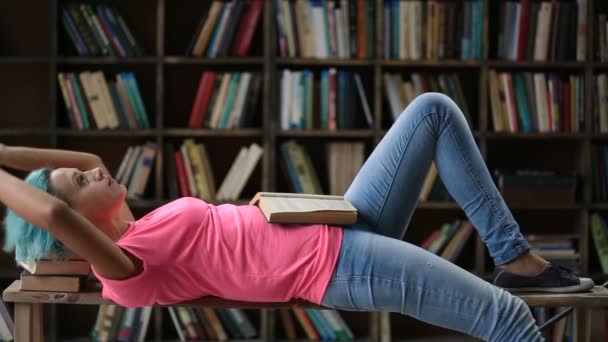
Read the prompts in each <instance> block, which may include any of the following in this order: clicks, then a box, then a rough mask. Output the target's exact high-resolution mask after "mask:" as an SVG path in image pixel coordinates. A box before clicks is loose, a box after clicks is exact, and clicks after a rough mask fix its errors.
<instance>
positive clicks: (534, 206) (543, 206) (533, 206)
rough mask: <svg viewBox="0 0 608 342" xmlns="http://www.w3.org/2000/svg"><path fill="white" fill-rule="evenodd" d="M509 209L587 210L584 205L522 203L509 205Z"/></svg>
mask: <svg viewBox="0 0 608 342" xmlns="http://www.w3.org/2000/svg"><path fill="white" fill-rule="evenodd" d="M507 204H508V205H509V208H510V209H511V210H555V211H563V210H572V211H574V210H582V209H584V208H585V205H584V204H571V205H569V204H543V203H537V204H522V203H509V202H508V201H507Z"/></svg>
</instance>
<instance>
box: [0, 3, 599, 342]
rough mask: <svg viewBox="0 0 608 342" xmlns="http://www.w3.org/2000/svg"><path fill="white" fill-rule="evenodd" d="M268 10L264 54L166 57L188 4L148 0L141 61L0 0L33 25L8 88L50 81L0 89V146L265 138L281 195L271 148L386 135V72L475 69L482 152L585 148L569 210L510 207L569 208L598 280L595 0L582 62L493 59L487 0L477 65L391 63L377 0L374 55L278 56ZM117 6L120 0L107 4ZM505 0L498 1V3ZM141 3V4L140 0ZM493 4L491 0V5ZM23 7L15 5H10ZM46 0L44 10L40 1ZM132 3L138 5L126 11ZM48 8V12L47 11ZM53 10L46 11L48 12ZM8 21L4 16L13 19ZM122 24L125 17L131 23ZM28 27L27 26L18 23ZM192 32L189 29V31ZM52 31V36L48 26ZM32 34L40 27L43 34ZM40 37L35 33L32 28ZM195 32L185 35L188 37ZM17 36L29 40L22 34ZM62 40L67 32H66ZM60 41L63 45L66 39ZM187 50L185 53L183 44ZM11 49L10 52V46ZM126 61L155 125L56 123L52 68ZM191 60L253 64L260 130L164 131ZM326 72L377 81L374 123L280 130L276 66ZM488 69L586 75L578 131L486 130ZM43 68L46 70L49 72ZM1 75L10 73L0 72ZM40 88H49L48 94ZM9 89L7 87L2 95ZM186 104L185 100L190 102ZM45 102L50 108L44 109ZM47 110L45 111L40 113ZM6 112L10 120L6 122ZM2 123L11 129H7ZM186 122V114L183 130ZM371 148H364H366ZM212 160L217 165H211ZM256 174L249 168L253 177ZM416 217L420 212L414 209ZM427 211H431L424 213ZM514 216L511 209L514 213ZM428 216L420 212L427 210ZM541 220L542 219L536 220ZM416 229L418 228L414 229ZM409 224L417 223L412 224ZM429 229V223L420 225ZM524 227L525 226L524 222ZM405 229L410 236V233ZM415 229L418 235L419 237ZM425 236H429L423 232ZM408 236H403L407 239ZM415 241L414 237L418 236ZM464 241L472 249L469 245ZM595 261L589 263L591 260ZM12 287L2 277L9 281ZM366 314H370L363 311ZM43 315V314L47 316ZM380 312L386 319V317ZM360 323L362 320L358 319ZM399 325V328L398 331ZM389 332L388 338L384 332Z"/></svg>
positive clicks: (270, 7) (6, 260)
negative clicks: (68, 50) (74, 47)
mask: <svg viewBox="0 0 608 342" xmlns="http://www.w3.org/2000/svg"><path fill="white" fill-rule="evenodd" d="M265 1H266V4H265V6H264V12H263V16H262V20H261V22H260V24H259V25H260V26H262V27H261V28H258V30H261V31H260V32H257V33H256V35H259V34H261V35H262V37H261V40H262V42H263V44H262V45H263V46H262V48H261V51H262V54H261V55H260V56H251V57H245V58H236V57H222V58H213V59H209V58H198V57H184V56H179V55H170V54H167V53H166V52H167V51H166V48H165V41H166V40H167V39H171V32H169V30H168V29H167V28H166V13H167V8H168V7H169V6H182V5H192V3H193V1H169V0H155V1H154V5H150V6H149V7H150V8H146V9H142V8H140V9H139V10H141V11H142V12H144V13H143V14H142V13H139V14H137V13H128V17H131V16H134V15H140V16H141V15H153V16H154V18H155V21H154V22H155V27H154V30H155V31H154V32H152V33H148V34H149V36H147V37H146V38H147V40H152V41H153V42H154V44H153V46H151V47H148V48H149V49H148V51H146V52H147V54H146V55H145V56H144V57H135V58H112V57H78V56H62V55H60V54H59V40H60V39H59V37H60V36H61V35H64V32H63V28H62V27H61V24H60V20H59V19H58V17H59V15H58V14H59V13H60V12H59V5H60V3H62V0H51V1H49V2H48V3H47V4H45V5H43V6H42V7H41V6H40V5H39V4H38V3H37V2H35V1H31V0H30V1H23V2H17V1H8V2H5V3H3V4H0V10H4V11H0V12H4V13H5V14H2V15H0V18H1V19H2V20H6V21H8V22H9V25H11V24H12V25H18V24H16V22H17V21H21V22H30V17H31V16H33V17H34V19H36V21H34V22H31V23H29V24H27V25H28V26H27V28H28V29H26V30H19V29H17V30H8V31H6V32H8V33H7V34H8V35H9V37H7V38H8V39H9V43H8V44H9V45H11V44H12V47H11V48H12V49H14V51H10V50H8V51H3V50H0V74H3V73H4V72H7V73H8V75H9V78H8V80H9V82H7V81H6V80H4V82H5V83H4V88H7V87H10V86H11V85H10V80H11V78H10V77H24V78H25V79H26V80H27V81H28V82H30V81H31V82H32V83H35V82H46V85H44V84H39V85H37V86H35V85H34V87H38V88H35V90H32V91H35V94H39V95H40V96H39V97H38V98H32V99H26V100H25V101H26V102H24V101H17V100H15V99H12V97H14V96H15V95H17V94H18V93H17V91H18V90H12V91H11V90H9V89H8V88H7V89H3V92H2V94H0V99H2V100H3V102H5V103H6V102H8V105H7V106H6V107H4V106H3V111H2V112H1V113H0V142H5V143H7V144H13V143H16V144H23V145H34V146H46V147H60V148H61V147H65V146H66V145H67V146H70V145H73V144H76V145H75V146H79V145H78V142H79V141H85V143H86V142H90V143H91V144H94V143H100V142H102V141H108V140H109V141H113V140H121V139H122V140H125V141H134V142H139V141H143V140H152V141H154V142H156V143H157V144H158V146H160V147H161V148H162V147H164V146H165V144H166V143H167V142H168V141H172V140H175V141H177V140H180V139H183V138H187V137H194V138H201V139H214V138H221V139H224V140H226V141H237V143H239V144H240V142H241V141H242V140H243V139H245V140H248V139H249V140H254V141H259V142H261V143H262V144H263V148H264V155H263V158H262V161H261V164H260V165H259V166H258V167H259V168H260V170H259V171H258V172H259V175H260V176H261V177H260V179H259V180H256V181H259V184H256V187H257V188H258V189H257V190H261V191H279V190H285V189H283V186H281V185H280V184H279V183H278V181H277V180H278V179H279V178H280V177H282V176H283V175H282V174H281V171H280V168H279V167H278V166H279V162H280V160H279V159H280V155H279V154H278V153H277V151H278V149H277V146H278V144H279V143H280V142H281V141H283V140H286V139H290V138H294V139H299V140H302V141H304V142H305V143H306V141H307V140H308V141H310V140H322V141H325V140H327V141H331V140H332V139H346V140H349V139H350V140H353V139H355V140H362V141H365V142H366V143H367V144H368V145H369V146H371V147H373V146H376V145H377V144H378V143H379V141H380V140H381V139H382V137H383V136H384V134H385V133H386V129H387V127H386V126H387V125H386V124H384V122H386V119H385V116H386V115H388V112H387V111H386V103H385V99H384V94H383V83H382V82H383V81H382V75H383V72H384V71H386V70H396V69H400V68H408V69H411V70H432V71H441V70H455V71H463V72H469V71H473V72H475V73H477V74H478V75H479V80H478V84H477V89H476V91H477V94H476V95H477V96H476V97H477V99H478V101H477V103H469V106H470V107H471V108H475V112H476V113H477V117H476V119H477V121H476V126H474V127H472V129H473V134H474V136H475V139H476V141H477V142H478V146H479V148H480V151H481V153H482V155H483V157H484V158H485V159H486V160H488V157H493V156H490V155H489V151H490V150H491V149H492V147H493V146H494V145H495V144H500V143H503V144H505V143H507V144H509V143H511V142H513V143H515V144H518V143H519V144H523V143H532V144H535V143H539V142H540V143H542V142H554V141H555V142H560V143H564V144H570V143H572V144H575V145H576V148H577V149H578V150H580V151H581V155H580V156H579V158H580V159H579V161H578V165H577V170H578V171H580V174H581V179H582V182H581V184H579V186H580V187H581V189H580V198H579V200H578V202H577V204H575V205H572V206H547V205H543V204H538V205H535V206H510V208H511V209H512V210H513V211H514V212H517V211H532V212H535V211H542V212H544V213H545V214H547V213H550V212H552V211H555V212H563V211H565V212H568V213H570V214H571V215H573V216H576V217H577V218H576V221H577V222H578V226H579V227H578V231H576V230H575V231H573V232H572V235H573V236H576V237H578V239H579V250H580V253H581V269H582V271H583V273H585V274H587V275H591V276H592V277H593V278H594V279H596V280H598V281H601V280H602V279H604V278H606V276H605V275H604V274H602V273H600V272H598V270H599V263H598V262H597V261H596V260H595V261H594V258H595V259H597V255H595V254H594V252H593V248H592V247H593V244H592V241H591V236H590V234H589V233H588V226H589V216H590V213H591V212H594V211H600V212H604V213H608V203H593V202H592V196H591V194H592V189H591V169H590V158H591V156H590V150H591V144H592V143H596V142H605V141H608V134H599V133H595V132H594V130H593V129H592V115H591V113H592V106H593V104H592V89H593V75H594V73H597V72H606V71H607V70H608V67H607V66H606V64H604V63H599V62H596V61H595V56H594V53H593V52H594V51H595V48H594V44H595V34H596V22H595V21H594V19H595V16H596V1H597V0H588V2H587V5H588V8H587V23H588V25H587V34H586V49H587V51H586V60H585V61H584V62H529V61H525V62H511V61H502V60H496V59H492V58H490V57H489V56H490V54H489V51H488V50H489V42H490V39H492V37H489V22H490V20H491V19H492V18H494V17H495V16H496V15H497V14H496V13H490V5H491V0H483V51H482V58H481V60H478V61H460V60H421V61H417V60H416V61H412V60H387V59H384V57H383V56H382V46H383V45H382V41H383V37H382V13H383V12H382V11H383V1H382V0H379V1H376V2H375V3H376V12H375V15H376V21H375V22H376V27H375V34H376V37H375V43H376V46H375V53H376V57H373V58H370V59H363V60H360V59H336V58H329V59H316V58H286V57H280V56H279V53H278V49H277V31H276V19H275V17H274V15H273V14H274V11H275V1H269V0H265ZM110 2H113V3H116V1H110ZM501 2H502V0H501ZM142 3H143V2H142ZM492 3H493V2H492ZM17 4H18V6H21V7H18V9H17V10H14V9H13V8H12V7H11V5H17ZM146 4H147V3H146ZM45 6H49V7H45ZM30 8H36V9H38V10H41V11H42V13H38V12H36V11H31V10H30ZM132 8H135V7H132ZM45 10H48V12H46V11H45ZM45 13H46V14H48V13H50V15H48V17H47V16H46V15H45ZM9 17H10V18H9ZM127 22H128V20H127ZM23 27H25V26H23ZM193 29H194V28H193ZM47 30H48V32H47ZM37 31H42V34H40V32H37ZM37 33H39V34H37ZM193 33H194V32H192V33H191V34H193ZM20 37H25V38H27V39H24V40H20ZM64 39H65V38H64ZM64 43H65V42H64ZM185 48H186V47H185V46H184V50H185ZM15 51H16V52H15ZM131 66H133V67H138V68H144V69H146V70H153V71H150V72H153V78H154V81H155V83H154V85H153V94H154V100H153V101H154V102H153V103H147V104H146V105H147V106H148V107H151V108H154V110H153V111H150V112H151V113H152V112H153V113H154V117H151V118H150V120H151V122H152V123H153V128H151V129H141V130H112V131H91V130H87V131H77V130H72V129H69V128H63V127H61V126H60V125H59V124H58V122H59V121H60V120H59V119H60V115H64V114H63V113H62V111H63V110H64V109H63V106H62V104H61V102H62V100H61V93H60V90H59V86H58V84H57V78H56V77H57V72H58V71H61V70H62V69H63V68H66V69H70V68H76V69H83V68H102V69H103V68H113V67H115V68H125V69H129V68H130V67H131ZM180 66H184V67H187V66H193V68H203V67H204V68H208V69H216V70H226V69H230V68H238V69H256V70H261V73H262V76H263V77H262V78H263V82H262V87H263V88H262V92H261V94H260V96H261V105H260V106H261V111H260V113H259V114H260V115H261V123H262V125H261V127H259V128H247V129H239V130H209V129H189V128H177V127H165V125H164V123H165V119H166V118H167V117H169V116H170V115H172V114H171V108H165V107H166V102H167V101H166V86H167V84H166V77H165V76H166V73H167V71H168V69H170V68H172V67H180ZM308 67H312V68H322V67H338V68H341V67H344V68H347V69H353V70H357V69H364V70H365V72H366V73H368V74H369V75H371V76H370V77H371V78H372V80H373V82H372V84H371V85H368V84H366V91H367V96H368V99H369V100H370V104H371V109H372V111H373V116H374V119H375V120H374V121H375V126H374V127H373V128H371V129H354V130H338V131H326V130H302V131H283V130H281V129H280V125H279V121H278V119H279V115H278V112H279V102H280V98H279V96H280V94H279V92H278V91H276V90H277V89H279V88H278V85H279V84H280V73H279V71H280V70H281V69H282V68H308ZM490 69H497V70H511V71H534V70H543V71H549V70H551V71H557V72H577V73H580V74H581V75H583V76H584V80H585V113H584V115H585V122H586V126H585V129H584V130H583V131H581V132H578V133H531V134H524V133H496V132H493V130H492V129H491V122H490V119H491V118H490V105H489V96H488V93H487V92H488V86H487V85H488V72H489V70H490ZM44 74H47V75H46V76H45V75H44ZM5 75H6V74H5ZM44 89H46V91H45V90H44ZM7 92H8V93H7ZM183 100H184V101H187V102H188V101H193V100H194V99H193V98H192V99H189V98H188V99H187V98H184V99H183ZM190 103H191V102H190ZM47 106H48V108H47ZM45 108H46V110H44V109H45ZM9 116H10V118H8V117H9ZM6 123H8V126H11V127H3V126H4V125H5V124H6ZM186 124H187V122H186V121H185V120H184V126H183V127H186ZM368 152H369V151H368ZM123 153H124V151H123V150H121V151H112V152H111V154H112V157H113V158H120V157H122V154H123ZM497 158H499V159H500V160H502V161H503V162H511V161H512V162H513V163H516V162H517V156H514V155H513V154H511V155H504V156H503V155H501V156H498V157H497ZM164 162H165V161H164V160H162V158H157V159H156V165H155V171H154V172H153V173H152V174H153V177H152V178H151V179H150V183H152V184H150V186H151V188H152V189H153V190H152V191H151V193H150V198H148V199H146V200H140V201H132V202H131V203H130V204H131V206H132V207H133V209H134V211H135V212H136V213H139V214H141V213H145V212H147V211H149V210H151V209H152V208H155V207H157V206H159V205H161V204H163V203H166V202H167V201H168V199H167V198H166V197H165V193H166V191H165V186H164V182H165V179H166V175H165V171H164V170H165V168H164V167H163V166H164V165H163V164H164ZM212 162H213V161H212ZM255 175H256V174H254V176H255ZM417 210H420V211H423V212H426V213H429V214H430V215H433V214H434V213H446V212H448V213H454V215H453V216H457V215H461V216H462V212H461V211H460V209H459V207H458V206H457V205H456V204H455V203H434V202H425V203H419V205H418V209H417ZM415 215H416V214H415ZM427 216H428V215H427ZM516 216H517V215H516ZM423 217H424V216H423ZM536 223H538V224H542V220H540V219H539V221H538V222H536ZM424 225H425V221H424V219H423V220H422V221H421V222H416V226H424ZM415 228H416V227H415ZM415 228H414V229H415ZM426 228H427V229H430V228H434V227H430V228H429V227H426ZM522 228H523V229H524V232H525V227H522ZM408 234H409V232H408ZM419 234H420V233H419ZM423 234H428V231H427V232H424V231H423ZM407 238H408V235H406V240H407ZM418 240H420V237H418ZM468 246H470V245H468ZM464 253H470V254H472V255H473V259H474V265H473V267H472V269H471V271H473V272H474V273H476V274H479V275H481V276H484V275H487V273H488V271H489V269H490V267H491V260H490V259H489V256H488V253H487V250H486V248H485V246H484V244H483V242H482V241H481V239H480V238H479V236H477V238H476V239H475V242H474V243H473V244H472V247H471V248H468V249H467V250H466V251H465V252H464ZM0 259H2V260H0V264H1V265H3V267H1V268H0V279H3V281H5V282H6V281H10V280H11V279H14V278H16V277H18V274H17V272H16V269H15V267H14V265H13V264H12V263H11V262H10V257H8V256H6V255H5V256H3V257H2V258H0ZM590 260H591V262H590ZM6 284H8V283H6ZM56 310H57V308H56V307H54V306H52V307H51V309H50V311H51V315H50V316H51V319H50V322H49V323H48V324H49V329H47V331H49V337H50V338H51V340H55V339H56V338H57V336H56V334H57V329H56V322H57V319H58V318H57V314H54V313H56ZM361 315H365V316H363V317H364V318H363V319H361V320H363V321H368V322H369V330H368V336H367V337H368V338H369V339H372V340H376V339H377V338H380V330H379V328H378V327H379V326H383V327H386V326H387V322H386V321H384V320H386V319H389V318H388V317H390V319H393V318H394V317H395V315H394V314H391V315H379V314H376V313H372V314H368V313H362V314H361ZM368 315H369V316H368ZM47 316H48V315H47ZM275 316H277V317H278V314H276V313H275V312H274V311H273V310H262V313H261V317H260V321H261V322H262V324H261V330H260V331H261V336H262V339H264V340H266V339H267V340H272V339H274V331H275ZM383 317H384V318H383ZM167 319H168V318H167V315H165V318H163V314H162V312H161V310H160V309H157V310H155V315H154V320H155V324H154V326H156V329H155V332H154V333H153V334H149V335H148V336H153V338H154V339H156V340H160V339H161V338H162V335H163V334H162V331H161V327H162V325H163V320H167ZM357 321H359V319H357ZM402 323H405V325H404V326H403V327H402ZM388 326H389V327H390V328H391V329H390V330H392V331H394V332H397V333H396V334H394V335H395V336H392V337H391V340H394V339H395V338H398V336H403V335H405V334H408V333H409V332H411V331H414V330H416V332H417V334H420V333H422V334H423V335H426V334H430V335H435V334H437V330H436V329H435V328H434V327H430V326H428V325H426V324H423V323H420V322H417V321H415V320H413V319H405V320H402V319H401V318H400V319H398V320H397V321H396V323H393V324H392V325H391V324H390V322H389V324H388ZM383 331H384V334H383V335H382V336H383V338H386V337H387V335H386V329H384V330H383ZM439 332H440V333H449V332H448V331H446V330H442V329H439ZM389 337H390V335H389Z"/></svg>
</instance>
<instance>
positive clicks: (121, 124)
mask: <svg viewBox="0 0 608 342" xmlns="http://www.w3.org/2000/svg"><path fill="white" fill-rule="evenodd" d="M57 79H58V81H59V87H60V89H61V95H62V97H63V103H64V104H65V108H66V111H67V117H68V119H69V122H70V125H71V127H72V128H77V129H89V128H97V129H104V128H109V129H115V128H150V122H149V120H148V112H147V110H146V106H145V105H144V101H143V98H142V96H141V92H140V91H139V86H138V85H137V80H136V79H135V74H134V73H132V72H121V73H118V74H116V76H115V81H113V80H110V81H107V80H106V77H105V75H104V73H103V72H102V71H99V70H98V71H88V70H87V71H83V72H80V73H74V72H68V73H63V72H60V73H58V74H57Z"/></svg>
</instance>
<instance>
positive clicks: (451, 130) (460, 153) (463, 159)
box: [448, 123, 510, 234]
mask: <svg viewBox="0 0 608 342" xmlns="http://www.w3.org/2000/svg"><path fill="white" fill-rule="evenodd" d="M448 131H449V132H450V135H451V137H452V140H453V141H454V143H455V145H456V149H457V150H458V155H459V156H460V159H462V162H463V164H464V165H465V166H466V168H467V171H468V172H469V175H470V176H471V178H473V180H474V181H475V184H477V188H478V189H479V191H480V192H481V193H482V194H483V197H484V198H485V200H486V202H487V203H488V204H489V205H490V208H492V212H493V213H494V215H496V217H498V219H499V222H500V223H501V225H504V223H505V219H504V217H503V216H502V215H501V214H500V213H499V212H498V210H497V208H496V204H495V203H494V201H493V200H492V198H491V196H488V194H487V193H486V189H485V187H484V186H483V185H482V184H481V183H480V182H479V179H477V175H475V173H473V171H472V170H471V167H470V165H469V163H468V162H467V160H466V159H465V158H464V156H463V155H462V149H461V147H460V144H459V143H458V139H456V137H455V136H454V131H453V128H452V124H451V123H450V124H449V125H448ZM506 233H507V234H510V232H509V231H506Z"/></svg>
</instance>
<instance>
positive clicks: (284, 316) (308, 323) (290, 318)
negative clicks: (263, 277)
mask: <svg viewBox="0 0 608 342" xmlns="http://www.w3.org/2000/svg"><path fill="white" fill-rule="evenodd" d="M290 312H291V314H290ZM279 315H280V318H281V323H282V324H281V326H282V327H283V332H284V334H285V337H286V338H287V339H288V340H296V339H297V338H298V335H297V329H296V323H295V321H297V322H298V323H299V324H300V327H302V330H304V333H305V335H306V337H307V339H308V340H311V341H319V340H323V341H327V340H330V341H335V340H343V341H344V340H346V341H350V340H353V339H354V337H355V336H354V334H353V332H352V330H351V329H350V327H349V326H348V324H346V322H344V319H343V318H342V316H341V315H340V313H339V312H338V311H336V310H314V309H303V308H298V307H294V308H292V309H279ZM294 317H295V319H294Z"/></svg>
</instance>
